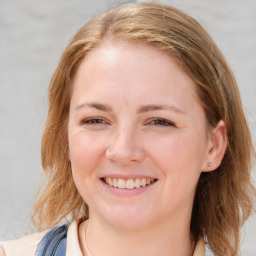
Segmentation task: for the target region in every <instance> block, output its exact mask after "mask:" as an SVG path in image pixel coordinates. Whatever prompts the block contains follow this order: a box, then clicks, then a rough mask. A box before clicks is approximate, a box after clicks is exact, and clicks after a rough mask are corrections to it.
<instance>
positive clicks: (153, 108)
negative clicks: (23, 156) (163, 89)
mask: <svg viewBox="0 0 256 256" xmlns="http://www.w3.org/2000/svg"><path fill="white" fill-rule="evenodd" d="M156 110H169V111H172V112H175V113H177V114H185V112H184V111H183V110H181V109H179V108H177V107H176V106H174V105H153V104H152V105H144V106H141V107H140V108H139V109H138V111H137V113H144V112H149V111H156Z"/></svg>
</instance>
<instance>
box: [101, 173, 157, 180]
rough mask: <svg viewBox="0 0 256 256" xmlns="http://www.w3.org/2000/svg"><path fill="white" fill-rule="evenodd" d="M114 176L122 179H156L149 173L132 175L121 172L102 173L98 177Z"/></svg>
mask: <svg viewBox="0 0 256 256" xmlns="http://www.w3.org/2000/svg"><path fill="white" fill-rule="evenodd" d="M108 177H109V178H116V179H124V180H129V179H143V178H145V179H147V178H150V179H157V178H156V177H153V176H151V175H142V174H138V175H136V174H133V175H123V174H106V175H103V176H101V177H100V178H101V179H103V178H108Z"/></svg>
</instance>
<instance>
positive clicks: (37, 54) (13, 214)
mask: <svg viewBox="0 0 256 256" xmlns="http://www.w3.org/2000/svg"><path fill="white" fill-rule="evenodd" d="M122 2H135V1H111V0H109V1H104V0H94V1H93V0H91V1H90V0H73V1H69V0H54V1H53V0H37V1H36V0H16V1H15V0H0V240H6V239H10V238H17V237H20V236H22V235H24V234H27V233H29V232H31V230H32V229H33V228H32V225H31V223H30V219H29V217H30V215H31V212H32V203H33V197H34V194H35V192H36V190H37V187H38V186H39V184H40V180H41V179H42V177H41V173H42V168H41V165H40V162H41V160H40V140H41V136H42V132H43V126H44V120H45V117H46V111H47V88H48V84H49V81H50V79H51V76H52V74H53V71H54V69H55V68H56V66H57V63H58V60H59V58H60V55H61V53H62V52H63V50H64V49H65V47H66V45H67V44H68V42H69V40H70V38H71V37H72V35H73V34H74V33H75V32H76V31H77V29H78V28H79V27H81V26H82V25H83V24H84V23H85V22H86V21H88V19H89V18H91V17H92V16H94V15H95V14H97V13H99V12H100V11H102V10H105V9H106V8H108V9H109V8H111V7H113V6H114V5H116V4H118V3H119V4H120V3H122ZM137 2H141V1H137ZM155 2H160V3H167V4H170V5H173V6H175V7H178V8H180V9H181V10H183V11H185V12H187V13H189V14H190V15H192V16H193V17H194V18H196V19H197V20H198V21H199V22H200V23H201V24H202V25H203V26H204V27H205V28H206V30H208V32H209V33H210V34H211V36H212V37H213V39H214V40H215V41H216V43H217V44H218V45H219V47H220V49H221V50H222V51H223V53H224V55H225V56H226V58H227V60H228V62H229V63H230V66H231V67H232V69H233V70H234V72H235V75H236V78H237V80H238V83H239V86H240V90H241V94H242V99H243V102H244V107H245V111H246V114H247V118H248V121H249V124H250V127H251V129H252V135H253V140H254V143H255V145H256V134H255V133H256V0H243V1H241V0H193V1H192V0H180V1H179V0H176V1H174V0H166V1H155ZM253 175H254V179H255V180H256V178H255V176H256V175H255V168H254V174H253ZM255 231H256V216H254V217H253V218H251V219H250V220H249V222H248V223H247V225H246V227H245V230H244V235H243V244H242V252H243V255H245V256H256V236H255Z"/></svg>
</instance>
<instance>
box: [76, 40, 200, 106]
mask: <svg viewBox="0 0 256 256" xmlns="http://www.w3.org/2000/svg"><path fill="white" fill-rule="evenodd" d="M73 86H74V88H73V89H74V91H73V93H75V94H76V95H80V96H81V95H82V94H86V95H87V96H88V95H91V94H92V93H93V94H96V95H98V96H102V97H104V96H106V95H108V94H109V92H111V94H112V93H113V91H114V92H115V93H118V92H120V93H123V92H125V94H124V95H123V96H124V98H123V100H124V101H126V100H127V99H128V98H129V97H135V96H138V95H140V96H143V97H144V98H145V97H146V96H148V97H149V98H150V96H151V98H152V96H153V97H154V96H155V98H157V97H159V98H160V97H165V98H166V97H167V96H171V95H172V98H175V96H177V97H178V96H179V97H180V96H183V98H184V99H185V98H186V95H187V94H189V95H190V96H191V95H193V96H196V93H195V92H196V90H195V87H196V85H195V83H194V82H193V80H192V79H191V78H190V77H189V76H188V75H187V74H186V73H185V72H184V71H183V70H182V68H181V65H180V64H179V63H178V61H177V60H176V59H174V58H173V57H171V56H170V54H169V53H166V52H164V51H163V50H159V49H157V48H155V47H152V46H148V45H145V44H132V43H124V42H121V43H120V42H118V43H116V42H114V43H113V42H112V44H111V43H106V44H102V45H101V46H100V47H98V48H96V49H94V50H92V51H91V52H90V53H89V54H88V55H87V56H86V57H85V58H84V59H83V61H82V62H81V64H80V66H79V68H78V70H77V73H76V76H75V79H74V84H73ZM134 91H136V92H137V93H136V94H135V93H134ZM181 94H182V95H181ZM135 98H136V97H135Z"/></svg>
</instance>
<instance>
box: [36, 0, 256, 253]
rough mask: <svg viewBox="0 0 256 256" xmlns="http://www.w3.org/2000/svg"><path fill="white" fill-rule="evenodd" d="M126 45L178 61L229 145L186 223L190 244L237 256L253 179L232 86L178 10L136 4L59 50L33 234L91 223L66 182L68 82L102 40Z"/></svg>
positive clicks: (209, 43)
mask: <svg viewBox="0 0 256 256" xmlns="http://www.w3.org/2000/svg"><path fill="white" fill-rule="evenodd" d="M111 40H115V41H117V42H118V41H126V42H132V43H140V44H145V45H150V46H153V47H155V48H158V49H160V50H162V51H165V52H166V53H168V54H170V55H171V56H172V57H174V58H176V59H177V60H178V61H179V63H180V64H181V66H182V68H183V70H184V71H185V72H186V73H187V74H188V75H189V76H190V77H191V78H192V79H193V80H194V82H195V83H196V85H197V93H198V97H199V100H200V103H201V105H202V108H203V109H204V112H205V116H206V120H207V124H208V126H209V127H214V126H215V125H216V124H217V123H218V121H219V120H223V121H224V122H225V124H226V126H227V137H228V145H227V149H226V152H225V155H224V157H223V160H222V163H221V165H220V166H219V167H218V168H217V169H216V170H215V171H213V172H207V173H202V174H201V176H200V179H199V182H198V187H197V190H196V194H195V198H194V205H193V211H192V219H191V233H192V235H193V237H194V239H195V240H198V239H199V237H205V239H206V241H207V243H208V245H209V246H210V248H211V249H212V251H213V253H214V254H215V255H218V256H235V255H238V254H239V244H240V240H239V234H240V232H239V231H240V228H241V226H242V225H243V224H244V222H245V221H246V220H247V219H248V217H249V216H250V215H251V214H252V212H253V195H255V188H254V186H253V184H252V180H251V168H252V160H253V159H254V157H255V151H254V148H253V144H252V140H251V135H250V131H249V129H248V125H247V122H246V119H245V115H244V112H243V107H242V103H241V99H240V94H239V90H238V86H237V83H236V80H235V78H234V75H233V73H232V71H231V69H230V67H229V66H228V64H227V62H226V60H225V58H224V57H223V55H222V53H221V52H220V50H219V49H218V47H217V46H216V44H215V43H214V42H213V40H212V39H211V37H210V36H209V34H208V33H207V32H206V31H205V30H204V29H203V28H202V27H201V25H200V24H199V23H198V22H197V21H196V20H194V19H193V18H191V17H190V16H188V15H187V14H185V13H183V12H181V11H179V10H177V9H176V8H173V7H170V6H167V5H160V4H155V3H135V4H128V5H124V6H121V7H119V8H117V9H115V10H112V11H109V12H107V13H104V14H101V15H98V16H97V17H95V18H93V19H92V20H90V21H89V22H88V23H87V24H86V25H85V26H83V27H82V28H81V29H80V30H79V31H78V32H77V33H76V35H75V36H74V37H73V39H72V40H71V42H70V43H69V45H68V46H67V48H66V50H65V51H64V53H63V55H62V57H61V59H60V62H59V65H58V67H57V69H56V71H55V73H54V75H53V77H52V80H51V84H50V87H49V111H48V116H47V120H46V126H45V130H44V135H43V139H42V165H43V168H44V170H45V173H46V177H47V183H46V185H45V187H43V188H42V189H41V193H40V194H38V196H37V199H36V201H35V204H34V214H33V216H32V220H33V221H34V223H35V224H36V226H37V227H38V228H39V229H44V228H50V227H52V226H54V225H55V224H57V223H58V222H60V221H61V220H62V219H65V218H67V217H68V220H69V221H72V220H75V219H79V218H84V219H86V218H89V216H88V206H87V204H86V202H84V201H83V199H82V197H81V196H80V194H79V192H78V190H77V188H76V186H75V184H74V181H73V177H72V171H71V165H70V162H69V158H68V136H67V124H68V118H69V104H70V98H71V93H72V80H73V78H74V76H75V74H76V71H77V69H78V67H79V64H80V63H81V60H83V59H84V58H86V55H87V54H88V53H89V52H90V51H92V50H93V49H95V48H97V47H99V45H104V42H105V41H111Z"/></svg>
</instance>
